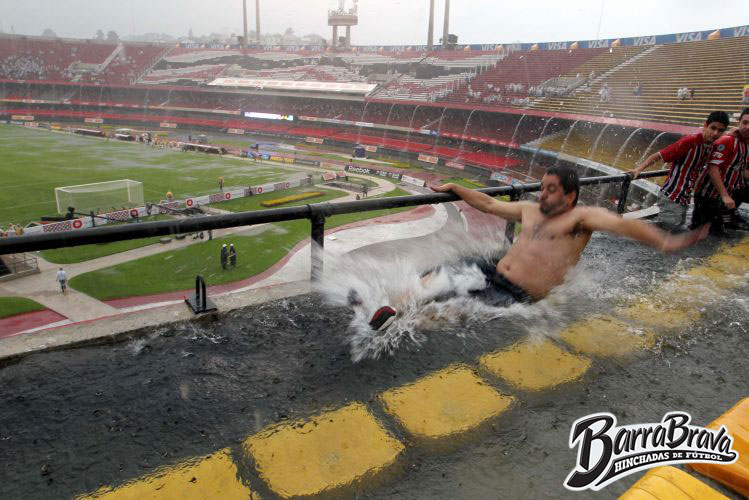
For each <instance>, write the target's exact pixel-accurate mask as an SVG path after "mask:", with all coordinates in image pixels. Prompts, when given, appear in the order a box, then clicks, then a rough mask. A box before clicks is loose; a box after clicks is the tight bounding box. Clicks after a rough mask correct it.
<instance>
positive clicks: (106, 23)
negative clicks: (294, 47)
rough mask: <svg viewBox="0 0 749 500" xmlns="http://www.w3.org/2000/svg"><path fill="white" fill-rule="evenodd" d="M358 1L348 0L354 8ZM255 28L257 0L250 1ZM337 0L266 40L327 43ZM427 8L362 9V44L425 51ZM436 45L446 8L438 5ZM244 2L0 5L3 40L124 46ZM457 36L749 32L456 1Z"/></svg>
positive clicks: (700, 19) (309, 3) (663, 19)
mask: <svg viewBox="0 0 749 500" xmlns="http://www.w3.org/2000/svg"><path fill="white" fill-rule="evenodd" d="M352 3H353V0H346V7H347V8H348V7H350V6H351V5H352ZM247 4H248V12H249V14H248V16H249V19H248V24H249V26H250V29H251V28H252V27H254V24H255V17H254V5H255V0H247ZM337 4H338V1H337V0H261V2H260V8H261V14H260V17H261V31H262V32H264V33H282V32H283V31H285V30H286V28H289V27H291V28H293V29H294V32H295V33H296V34H297V35H300V36H302V35H307V34H310V33H317V34H319V35H322V36H325V37H326V38H330V33H329V31H328V27H327V22H326V12H327V9H328V8H329V7H335V6H337ZM428 9H429V0H359V26H358V27H356V28H354V29H353V32H352V39H353V43H354V44H359V45H410V44H424V43H426V31H427V19H428ZM435 11H436V14H435V41H437V40H438V39H439V38H440V37H441V33H442V20H443V11H444V0H436V7H435ZM241 16H242V0H128V1H127V2H116V1H114V0H64V1H60V0H0V31H3V32H5V33H19V34H29V35H41V34H42V31H43V30H44V29H45V28H50V29H52V30H53V31H54V32H55V33H56V34H57V36H61V37H73V38H92V37H93V36H94V34H95V33H96V31H97V30H99V29H101V30H103V31H104V32H105V33H106V32H108V31H109V30H114V31H116V32H117V33H118V34H119V35H120V37H123V38H124V37H127V36H129V35H137V34H143V33H149V32H150V33H166V34H169V35H172V36H174V37H179V36H186V35H187V33H188V30H189V29H190V28H192V30H193V33H195V34H196V35H208V34H210V33H212V32H216V33H225V34H229V33H240V32H241V31H242V21H241ZM450 18H451V22H450V32H451V33H454V34H456V35H458V37H459V40H458V41H459V43H510V42H543V41H557V40H588V39H596V38H618V37H625V36H638V35H656V34H663V33H674V32H684V31H697V30H708V29H715V28H726V27H731V26H741V25H746V24H749V1H748V0H723V1H721V2H706V1H704V0H626V1H625V0H567V1H560V0H520V1H518V0H515V1H504V0H452V1H451V15H450Z"/></svg>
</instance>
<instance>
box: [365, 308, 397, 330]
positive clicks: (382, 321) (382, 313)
mask: <svg viewBox="0 0 749 500" xmlns="http://www.w3.org/2000/svg"><path fill="white" fill-rule="evenodd" d="M397 314H398V311H396V310H395V309H393V308H392V307H390V306H382V307H380V308H379V309H377V311H375V313H374V314H373V315H372V319H371V320H369V326H370V327H372V330H377V331H380V332H381V331H383V330H386V329H387V327H389V326H390V325H391V324H393V321H395V316H396V315H397Z"/></svg>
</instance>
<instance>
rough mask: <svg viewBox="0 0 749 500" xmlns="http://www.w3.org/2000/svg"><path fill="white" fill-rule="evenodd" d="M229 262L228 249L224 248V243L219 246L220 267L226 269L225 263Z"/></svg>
mask: <svg viewBox="0 0 749 500" xmlns="http://www.w3.org/2000/svg"><path fill="white" fill-rule="evenodd" d="M228 262H229V249H228V248H226V243H224V244H223V246H222V247H221V268H222V269H226V264H227V263H228Z"/></svg>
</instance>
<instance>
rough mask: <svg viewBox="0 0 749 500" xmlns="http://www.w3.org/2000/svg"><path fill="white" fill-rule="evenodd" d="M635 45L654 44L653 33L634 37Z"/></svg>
mask: <svg viewBox="0 0 749 500" xmlns="http://www.w3.org/2000/svg"><path fill="white" fill-rule="evenodd" d="M634 42H635V43H634V44H635V45H636V46H638V47H639V46H641V45H655V35H653V36H638V37H636V38H635V39H634Z"/></svg>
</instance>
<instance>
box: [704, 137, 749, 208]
mask: <svg viewBox="0 0 749 500" xmlns="http://www.w3.org/2000/svg"><path fill="white" fill-rule="evenodd" d="M748 160H749V145H748V144H747V143H745V142H743V141H742V140H740V139H739V138H737V137H735V136H733V135H724V136H723V137H721V138H720V139H718V140H717V141H715V147H714V149H713V153H712V157H711V158H710V165H717V166H718V168H719V169H720V176H721V177H722V178H723V185H724V186H725V187H726V190H728V194H733V193H734V192H735V191H736V190H738V189H742V188H743V187H744V171H745V170H746V169H747V168H749V167H747V161H748ZM695 193H696V195H697V196H700V197H703V198H720V194H719V193H718V190H717V189H716V188H715V186H714V185H713V183H712V181H711V180H710V175H708V172H707V170H706V171H705V172H704V173H703V174H702V176H701V177H700V179H699V180H698V182H697V187H696V188H695Z"/></svg>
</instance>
